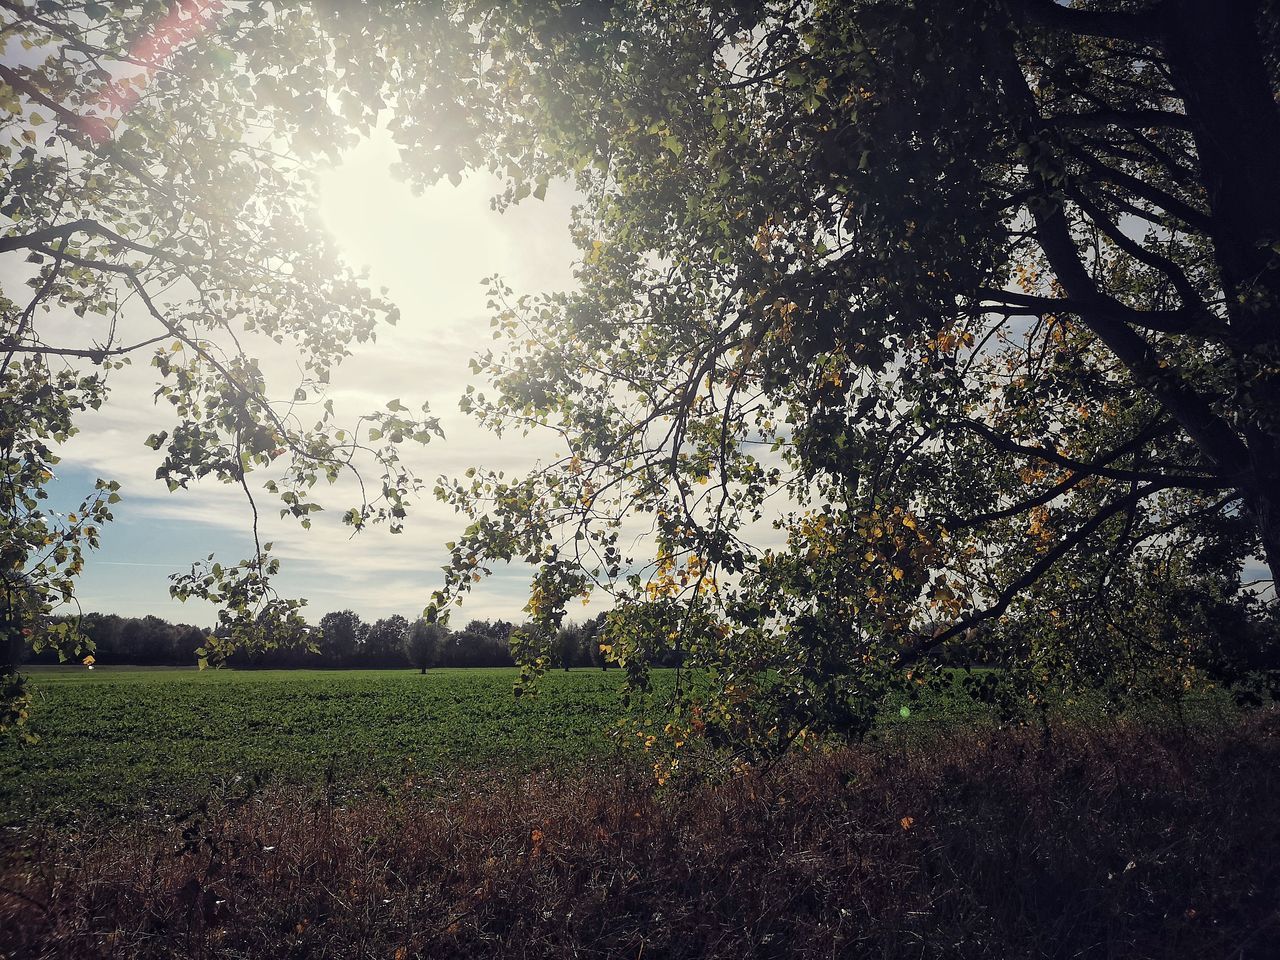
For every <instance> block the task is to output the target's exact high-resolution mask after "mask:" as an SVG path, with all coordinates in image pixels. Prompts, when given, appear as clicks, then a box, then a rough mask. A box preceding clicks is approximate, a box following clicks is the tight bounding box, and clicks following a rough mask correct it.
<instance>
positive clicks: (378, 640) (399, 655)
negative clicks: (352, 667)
mask: <svg viewBox="0 0 1280 960" xmlns="http://www.w3.org/2000/svg"><path fill="white" fill-rule="evenodd" d="M409 630H410V625H409V621H408V620H406V619H405V618H404V617H402V616H400V614H398V613H396V614H392V615H391V616H389V617H384V618H382V619H381V620H379V621H377V622H376V623H374V624H373V626H371V627H370V628H369V632H368V634H367V635H366V636H365V638H364V644H363V646H362V647H361V655H362V659H363V660H365V662H366V663H367V664H368V665H369V666H372V667H399V666H403V665H404V659H405V652H404V645H405V641H406V640H407V639H408V636H409Z"/></svg>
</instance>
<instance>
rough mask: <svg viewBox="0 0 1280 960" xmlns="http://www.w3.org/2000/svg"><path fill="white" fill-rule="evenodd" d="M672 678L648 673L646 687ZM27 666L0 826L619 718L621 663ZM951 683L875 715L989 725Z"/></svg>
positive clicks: (302, 777) (365, 773)
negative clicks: (533, 684)
mask: <svg viewBox="0 0 1280 960" xmlns="http://www.w3.org/2000/svg"><path fill="white" fill-rule="evenodd" d="M673 675H674V672H673V671H662V670H659V671H655V672H654V678H653V679H654V687H655V690H656V691H658V692H661V691H662V689H663V688H664V687H666V686H668V685H669V684H670V683H671V682H672V677H673ZM30 676H31V681H32V692H33V697H34V705H33V706H34V709H33V710H32V717H31V723H30V728H29V729H30V732H31V733H33V734H34V735H35V736H36V737H38V738H39V739H38V742H36V743H34V744H21V743H17V742H15V741H14V740H12V739H7V738H6V739H3V740H0V824H3V823H9V824H12V823H15V822H18V821H24V820H29V819H32V818H41V819H45V818H49V819H53V820H55V821H62V820H71V819H77V818H80V817H83V816H86V815H108V816H126V817H138V816H142V817H146V816H154V815H155V814H164V813H166V812H174V811H179V810H182V809H185V808H189V807H190V805H191V803H192V802H193V801H194V800H197V799H199V798H200V797H202V796H205V795H208V794H210V793H217V792H218V791H233V792H235V791H242V790H243V789H244V786H243V784H244V781H245V780H248V779H252V778H255V777H257V778H261V779H262V780H263V781H264V782H266V783H270V784H274V785H281V784H285V785H291V786H297V787H298V788H300V789H312V788H315V787H317V786H319V785H323V784H325V783H326V782H331V783H332V784H333V785H334V786H335V788H336V789H337V790H338V792H340V793H343V794H345V793H347V792H350V791H355V790H361V789H378V788H379V787H380V786H384V785H385V786H387V787H390V788H395V787H397V785H400V784H403V783H405V782H406V779H407V778H410V777H412V779H413V782H414V783H415V785H416V787H417V788H418V789H434V788H442V789H443V788H447V787H448V784H449V782H450V779H451V778H452V777H453V776H455V775H456V774H457V772H458V771H459V770H481V771H483V770H493V771H501V772H502V773H504V774H505V773H510V772H513V771H516V772H519V771H525V770H532V769H537V768H544V769H556V770H566V771H571V770H572V769H573V768H574V767H576V766H578V765H581V764H583V763H586V762H589V761H593V760H594V761H604V762H621V760H620V759H618V752H617V748H616V745H615V743H616V741H615V738H614V737H613V736H612V734H613V733H614V732H615V731H616V730H617V729H618V724H619V720H620V718H621V717H622V715H623V714H622V710H621V709H620V703H619V693H620V692H621V690H622V686H623V674H622V671H620V670H610V671H608V672H602V671H599V670H574V671H572V672H569V673H564V672H561V671H554V672H552V673H550V674H548V675H547V676H546V677H545V678H544V680H543V681H542V682H541V684H540V685H539V687H538V691H537V693H536V695H526V696H524V697H521V698H517V697H515V696H514V694H513V689H512V688H513V684H514V681H515V679H516V676H517V671H516V670H514V669H441V670H433V671H431V672H430V673H428V674H427V675H426V676H421V675H419V674H418V673H416V672H414V671H410V670H401V671H390V670H264V671H234V670H220V671H214V670H209V671H204V672H200V671H197V670H195V669H189V670H188V669H175V668H152V669H147V668H131V667H120V668H114V669H113V668H106V669H103V668H99V669H97V670H95V671H93V672H89V671H87V670H85V669H84V668H83V667H58V668H44V669H40V668H37V669H35V670H33V671H32V672H31V674H30ZM955 681H956V682H955V683H954V684H953V685H952V686H951V687H950V689H949V691H948V692H946V693H945V694H942V695H938V694H931V695H928V696H927V697H925V698H924V699H922V700H921V701H918V702H916V703H915V704H914V707H913V708H911V709H909V710H906V711H903V712H902V714H901V715H900V712H899V707H898V705H897V703H896V702H895V703H894V704H891V705H889V707H888V709H886V711H885V713H884V715H883V719H882V721H881V723H882V726H885V727H894V728H900V729H902V730H904V731H905V732H908V733H909V735H911V736H915V735H916V733H917V732H920V733H922V734H924V735H928V733H929V731H931V730H932V729H934V727H935V725H937V724H943V725H946V726H954V725H957V724H959V725H962V726H970V725H973V724H982V723H987V722H995V718H994V715H993V713H992V711H991V709H990V708H989V707H987V706H985V705H983V704H979V703H976V702H975V701H974V700H972V699H970V698H969V697H968V696H967V695H966V694H965V693H964V692H963V691H962V689H961V686H960V683H959V673H958V672H957V674H956V677H955ZM1068 703H1069V704H1070V705H1069V706H1065V707H1063V709H1061V710H1059V711H1055V713H1056V715H1057V716H1058V717H1059V718H1069V719H1071V720H1072V721H1073V722H1086V723H1096V722H1101V723H1109V722H1113V720H1114V714H1111V712H1110V711H1109V710H1108V709H1107V708H1106V706H1105V704H1102V703H1101V702H1099V701H1097V700H1086V701H1068ZM1187 706H1188V707H1189V708H1190V714H1194V715H1196V717H1197V718H1198V719H1199V721H1206V720H1208V721H1212V720H1214V719H1215V718H1218V719H1220V718H1221V717H1222V715H1223V711H1224V710H1225V711H1226V712H1227V713H1231V712H1232V711H1231V710H1230V708H1229V706H1228V703H1227V698H1226V697H1223V696H1210V697H1205V696H1198V697H1197V698H1196V699H1195V700H1194V701H1189V702H1188V704H1187ZM1187 715H1188V714H1185V713H1184V714H1183V715H1181V716H1182V718H1183V719H1185V718H1186V716H1187ZM1143 719H1155V718H1151V717H1143ZM237 777H239V778H241V780H239V781H236V780H235V778H237ZM433 785H434V787H433Z"/></svg>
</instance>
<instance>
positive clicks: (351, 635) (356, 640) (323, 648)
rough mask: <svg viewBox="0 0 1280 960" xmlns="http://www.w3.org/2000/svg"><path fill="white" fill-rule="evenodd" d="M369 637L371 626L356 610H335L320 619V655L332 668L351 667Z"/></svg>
mask: <svg viewBox="0 0 1280 960" xmlns="http://www.w3.org/2000/svg"><path fill="white" fill-rule="evenodd" d="M368 635H369V625H368V624H366V623H365V622H364V621H363V620H361V619H360V615H359V614H358V613H356V612H355V611H354V610H335V611H334V612H332V613H326V614H325V615H324V616H323V617H321V618H320V643H319V646H320V653H321V655H322V656H323V657H324V658H325V661H326V663H327V664H328V665H329V666H332V667H346V666H350V665H351V664H352V663H353V662H354V660H355V658H356V652H357V651H358V650H359V649H360V648H361V646H363V645H364V643H365V641H366V639H367V637H368Z"/></svg>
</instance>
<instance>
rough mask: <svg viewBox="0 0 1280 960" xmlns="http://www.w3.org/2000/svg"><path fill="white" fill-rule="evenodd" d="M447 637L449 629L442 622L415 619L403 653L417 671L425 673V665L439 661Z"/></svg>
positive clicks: (428, 665)
mask: <svg viewBox="0 0 1280 960" xmlns="http://www.w3.org/2000/svg"><path fill="white" fill-rule="evenodd" d="M448 639H449V629H448V628H447V627H445V626H444V625H443V624H440V623H428V622H427V621H426V620H417V621H415V622H414V624H413V628H412V629H411V630H410V631H409V634H408V637H407V639H406V640H405V655H406V656H408V658H409V662H410V663H411V664H413V665H414V666H415V667H417V668H418V672H419V673H423V674H425V673H426V672H427V667H430V666H432V665H434V664H437V663H439V660H440V655H441V651H443V649H444V646H445V643H446V642H448Z"/></svg>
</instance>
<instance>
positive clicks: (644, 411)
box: [399, 0, 1280, 740]
mask: <svg viewBox="0 0 1280 960" xmlns="http://www.w3.org/2000/svg"><path fill="white" fill-rule="evenodd" d="M460 7H461V9H462V13H461V16H463V17H466V16H467V15H468V14H467V11H466V7H467V5H465V4H463V5H460ZM471 16H472V17H473V20H472V24H473V35H472V39H471V41H470V42H469V43H468V44H466V45H465V49H466V50H467V51H468V52H469V55H470V58H469V60H468V61H467V62H466V64H465V69H462V70H459V66H458V64H457V63H456V62H451V63H450V67H451V69H452V70H453V71H454V73H455V74H456V75H457V77H458V80H457V82H456V83H454V84H451V85H447V89H448V90H449V92H450V95H449V97H446V98H445V99H446V100H448V102H449V103H450V110H451V111H455V112H456V111H457V110H458V107H457V106H456V105H461V115H462V116H464V117H468V118H472V122H471V123H469V124H463V125H462V126H461V128H459V127H457V126H454V127H451V128H449V129H448V135H447V136H443V135H441V131H440V129H438V128H434V127H432V126H431V125H430V123H428V122H423V121H419V120H417V119H416V118H415V120H414V122H412V123H410V122H406V123H405V125H404V126H403V127H402V128H401V129H400V131H399V136H400V138H401V140H402V142H403V143H404V144H405V146H406V165H407V167H408V169H409V170H410V173H411V174H414V175H417V176H420V177H422V178H423V179H431V178H433V177H435V176H438V175H440V173H442V172H444V171H443V168H442V167H440V165H439V164H438V163H437V161H436V158H437V157H439V156H441V155H447V156H449V157H456V156H459V155H461V156H462V157H463V158H464V160H465V161H466V162H468V163H474V164H488V165H489V166H491V167H492V168H493V169H495V170H497V171H499V172H502V173H505V174H506V175H507V176H508V177H509V178H510V187H509V189H508V191H507V193H506V194H505V197H504V198H503V199H505V200H508V201H519V200H520V199H522V198H523V197H526V196H529V195H530V194H533V195H535V196H536V195H539V194H540V193H541V191H543V190H545V189H547V185H548V184H549V183H550V184H552V189H555V188H556V187H555V183H556V181H555V178H556V177H557V176H565V177H573V178H575V179H576V183H577V186H578V188H579V189H580V190H581V191H582V193H583V194H584V195H585V196H586V197H587V198H588V200H587V203H585V204H584V206H583V207H582V209H581V211H580V216H579V217H578V219H577V221H576V224H575V235H576V238H577V240H578V241H579V244H580V246H581V249H582V251H583V262H582V268H581V271H580V274H579V276H580V289H579V290H578V291H576V292H574V293H571V294H567V295H561V296H553V297H546V298H540V299H530V298H522V297H518V296H516V295H515V294H514V293H513V292H512V291H510V290H508V289H507V288H505V287H504V286H503V285H502V284H501V283H500V282H497V281H495V283H494V287H493V302H494V308H495V316H494V324H495V327H496V329H497V333H498V335H499V336H502V337H505V342H504V344H503V346H502V347H501V348H500V349H499V350H498V351H497V352H495V353H492V354H489V355H486V356H484V357H482V358H480V359H479V360H478V362H477V369H478V371H479V372H480V373H482V374H483V375H485V376H486V377H487V378H488V379H489V380H490V381H491V382H492V385H493V389H485V390H483V391H474V392H472V393H470V394H468V396H467V398H465V401H464V403H465V405H466V406H468V407H469V408H470V409H472V410H474V411H475V412H476V413H477V415H478V416H479V418H480V419H481V421H482V422H484V423H486V424H487V425H489V426H491V427H492V428H493V429H495V430H498V431H503V430H510V429H537V428H542V427H545V428H548V429H550V430H552V431H554V432H555V433H557V434H558V436H559V440H560V443H561V449H562V452H563V457H562V458H561V459H558V460H554V461H553V462H550V463H548V464H546V465H545V466H544V467H543V468H541V469H540V470H538V471H537V472H535V473H533V474H530V475H528V476H525V477H521V478H517V479H515V480H512V479H511V478H505V477H503V476H502V475H501V474H497V473H486V472H483V471H480V472H478V473H476V474H475V475H474V476H468V477H466V478H460V479H458V480H456V481H451V482H447V483H445V484H442V486H441V490H440V493H441V495H442V496H444V497H445V498H446V499H448V500H450V501H451V502H453V503H454V504H456V505H458V506H460V507H461V508H463V509H464V510H467V511H469V512H470V513H471V514H472V518H473V520H474V523H473V524H472V526H471V527H470V528H469V529H468V530H467V531H466V533H465V534H464V536H463V537H461V538H460V539H459V541H458V542H457V543H455V544H454V545H453V575H452V579H451V582H450V584H449V587H448V588H447V589H446V590H445V591H443V592H442V593H441V594H440V596H439V597H438V598H437V599H438V602H439V603H442V604H443V603H444V602H447V601H449V600H452V599H454V598H456V597H457V595H458V594H459V593H460V592H462V591H465V590H466V589H467V586H468V584H470V583H471V582H473V580H474V578H475V575H476V574H477V573H482V572H484V571H485V570H487V569H488V565H489V563H490V562H491V561H492V560H494V559H510V558H512V557H523V558H525V559H527V560H530V561H533V562H535V563H537V564H538V566H539V573H538V575H537V577H536V578H535V581H534V584H533V590H532V594H531V599H530V610H531V612H532V613H533V615H534V616H535V618H536V619H537V620H538V621H539V622H541V624H542V625H543V628H544V647H543V652H542V654H541V655H539V652H538V650H537V649H536V648H528V649H529V659H530V660H531V662H534V663H539V662H541V663H545V662H546V660H545V649H546V648H545V643H547V642H549V640H550V637H551V636H552V635H553V630H554V628H555V627H556V626H557V625H558V623H559V622H560V619H561V618H562V617H563V615H564V608H565V604H566V602H568V601H569V600H571V599H572V598H573V597H574V596H576V595H578V594H580V593H583V592H586V591H589V590H591V589H594V588H596V587H597V586H604V587H606V588H608V589H611V590H613V591H614V592H615V593H617V594H618V595H619V596H620V598H621V599H622V600H623V601H624V603H623V606H622V607H621V608H620V609H619V611H618V613H617V615H616V616H615V617H613V618H611V632H612V634H613V636H614V638H615V641H616V642H615V643H614V645H613V650H614V652H615V654H617V655H620V656H622V657H623V658H627V657H631V658H632V659H635V658H636V657H637V656H638V654H639V652H640V651H638V650H637V649H636V647H643V646H644V645H646V644H649V645H652V644H654V643H659V644H666V643H670V642H674V643H677V644H684V645H687V646H689V647H691V648H692V650H691V653H692V654H693V655H694V656H693V662H699V663H703V664H706V665H709V666H717V667H723V668H725V669H724V675H725V676H726V677H728V678H730V679H728V680H726V681H725V683H726V690H727V689H728V688H729V687H732V688H733V689H734V690H736V691H737V692H738V693H739V694H740V693H741V692H742V691H743V690H744V689H745V687H744V684H747V683H749V681H745V680H744V679H743V678H744V676H756V677H768V678H769V680H768V681H767V682H766V683H763V684H761V686H760V690H764V689H765V688H767V689H768V690H769V691H770V695H771V696H773V697H775V698H776V701H775V703H774V706H773V707H771V708H770V712H767V713H765V714H764V719H765V724H764V725H765V726H767V727H768V728H769V729H772V730H776V731H778V735H779V737H780V738H781V739H783V740H785V739H786V738H787V737H789V736H792V735H794V734H795V733H796V732H797V731H798V730H800V729H803V727H804V725H805V724H806V723H808V722H809V721H810V720H811V719H812V718H813V717H815V716H819V717H827V718H838V720H839V722H840V723H841V724H842V725H846V726H848V725H850V724H852V725H855V726H856V725H857V723H858V721H857V720H856V719H855V718H856V717H857V716H865V715H866V714H867V712H868V709H869V708H872V707H873V706H874V703H875V702H876V700H877V699H878V698H879V696H880V695H881V693H882V692H883V690H884V688H885V684H886V683H888V682H891V681H890V679H889V678H893V679H892V682H899V683H901V682H911V681H910V680H908V678H911V680H914V679H919V673H920V671H921V665H922V663H923V662H926V661H930V660H932V661H933V662H936V661H937V659H938V657H940V656H944V655H945V654H946V652H947V651H948V650H952V651H954V652H956V655H961V651H963V656H965V657H973V656H975V655H979V654H981V655H983V656H997V655H998V656H1004V657H1005V662H1006V663H1008V664H1009V665H1011V666H1013V665H1020V666H1022V667H1024V668H1026V671H1027V674H1028V679H1031V680H1034V679H1036V678H1038V679H1039V681H1040V682H1041V683H1043V682H1046V681H1047V679H1048V678H1049V677H1053V678H1054V680H1055V681H1064V682H1065V681H1066V680H1067V679H1068V678H1070V677H1072V676H1075V677H1078V678H1093V679H1097V678H1099V677H1112V676H1115V675H1116V673H1117V671H1122V670H1123V671H1127V672H1126V676H1127V677H1128V678H1129V680H1130V681H1132V682H1131V684H1130V685H1136V684H1139V682H1140V681H1141V680H1142V678H1151V677H1153V676H1161V677H1165V678H1166V680H1167V682H1168V685H1169V686H1170V687H1172V688H1175V689H1181V688H1182V687H1184V686H1185V685H1186V684H1190V683H1194V682H1195V679H1196V677H1197V676H1199V675H1201V674H1202V673H1203V672H1204V671H1206V670H1208V671H1218V672H1220V673H1221V674H1223V675H1230V674H1232V673H1233V671H1236V670H1238V669H1244V668H1257V667H1264V668H1272V669H1274V667H1275V666H1276V665H1277V653H1278V651H1277V647H1276V645H1275V643H1274V642H1273V641H1272V640H1270V639H1269V637H1270V636H1271V634H1269V633H1267V632H1266V631H1264V630H1259V629H1255V628H1254V627H1253V626H1248V625H1249V624H1250V622H1251V621H1253V620H1256V617H1257V615H1258V613H1259V612H1258V610H1257V609H1256V607H1257V599H1258V598H1257V596H1255V595H1254V594H1251V593H1249V592H1248V591H1245V590H1242V588H1241V571H1242V569H1243V567H1244V565H1245V564H1246V563H1247V562H1249V561H1250V559H1251V558H1257V559H1260V560H1262V561H1264V562H1265V563H1266V564H1268V565H1269V566H1270V567H1271V569H1272V571H1273V572H1274V571H1275V570H1276V569H1277V568H1280V532H1278V531H1280V527H1278V525H1277V519H1276V518H1277V505H1278V504H1280V368H1278V367H1277V363H1278V362H1280V352H1278V348H1280V313H1277V311H1278V310H1280V269H1278V266H1280V260H1278V251H1280V178H1277V177H1276V175H1275V171H1274V162H1275V158H1276V157H1277V156H1278V155H1280V116H1278V114H1277V107H1276V94H1277V82H1276V59H1275V57H1274V50H1275V49H1276V46H1277V45H1276V40H1277V37H1276V30H1277V20H1278V18H1277V15H1276V12H1275V9H1274V7H1273V5H1271V4H1269V3H1260V2H1240V3H1233V4H1226V5H1223V4H1207V3H1203V2H1198V0H1164V2H1138V0H1115V2H1101V0H1100V2H1081V3H1075V4H1070V5H1064V4H1060V3H1057V2H1054V0H1007V2H998V0H968V2H959V3H957V2H953V0H936V2H934V0H926V2H916V3H910V4H908V3H900V2H887V0H860V2H839V3H837V2H819V3H814V4H796V3H790V2H760V3H749V4H737V3H723V4H710V5H705V4H683V3H674V4H661V5H654V4H632V3H603V4H535V3H528V4H513V5H507V6H505V7H504V8H503V9H501V10H496V11H495V10H489V9H488V8H485V9H484V10H482V11H481V12H480V13H475V12H474V11H472V12H471ZM428 115H429V114H428ZM481 118H483V122H481ZM429 147H438V148H439V149H435V150H433V149H428V148H429ZM446 148H447V149H446ZM778 503H781V504H783V505H784V507H783V510H782V512H783V514H784V516H783V517H782V519H781V521H780V524H779V525H780V527H781V530H782V534H781V535H774V536H773V537H772V542H770V540H771V538H770V535H769V533H768V531H767V530H766V531H765V532H764V533H763V535H762V534H761V531H760V530H759V525H760V524H759V521H760V520H761V518H762V517H765V518H766V519H767V514H768V512H769V507H770V504H778ZM637 517H639V518H640V519H641V520H647V521H651V530H650V532H651V534H652V537H651V539H650V540H649V541H647V542H650V543H652V544H654V546H655V549H654V551H653V553H651V554H649V556H648V557H647V558H646V557H645V556H644V555H643V554H642V553H637V552H635V551H632V550H627V549H624V546H625V545H627V544H630V543H633V542H635V541H634V539H633V538H632V537H631V536H630V531H628V536H627V537H626V538H623V536H622V530H623V524H625V522H626V521H627V520H628V519H634V518H637ZM780 539H783V540H784V542H781V543H780V542H779V540H780ZM642 542H646V541H642ZM1228 614H1229V615H1230V616H1231V617H1232V618H1233V619H1232V620H1231V622H1232V623H1233V624H1237V625H1245V626H1248V628H1247V629H1245V628H1243V627H1242V628H1241V629H1239V630H1236V629H1233V630H1231V631H1226V633H1229V634H1232V635H1231V636H1225V637H1224V631H1223V630H1222V629H1221V627H1222V624H1223V623H1224V622H1226V621H1224V617H1226V616H1227V615H1228ZM669 637H670V638H673V639H668V638H669ZM992 644H996V645H999V646H1001V650H1002V651H1003V652H1001V650H995V651H992V650H986V651H977V652H975V647H981V646H984V645H985V646H988V647H990V646H991V645H992ZM778 678H782V681H783V682H781V683H778V682H776V681H777V679H778ZM757 692H759V691H757ZM720 699H721V702H725V701H727V700H732V699H733V698H732V697H725V696H721V698H720ZM745 699H746V701H748V702H749V701H750V700H751V698H750V697H746V698H745ZM752 709H754V708H752ZM779 711H783V712H787V714H788V717H789V718H790V719H789V720H787V722H782V723H775V722H774V721H775V720H777V718H778V716H780V713H779ZM744 712H746V708H744Z"/></svg>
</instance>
